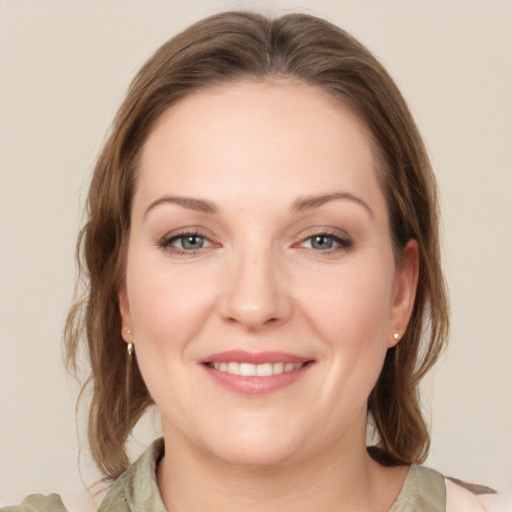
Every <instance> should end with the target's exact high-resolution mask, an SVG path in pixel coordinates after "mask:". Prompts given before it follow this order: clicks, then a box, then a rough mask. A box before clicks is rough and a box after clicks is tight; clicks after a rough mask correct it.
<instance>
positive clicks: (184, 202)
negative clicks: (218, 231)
mask: <svg viewBox="0 0 512 512" xmlns="http://www.w3.org/2000/svg"><path fill="white" fill-rule="evenodd" d="M167 203H170V204H177V205H179V206H181V207H183V208H186V209H187V210H194V211H197V212H203V213H215V212H216V211H217V207H216V206H215V205H214V204H213V203H211V202H210V201H206V200H205V199H194V198H192V197H179V196H163V197H160V198H159V199H157V200H156V201H153V202H152V203H151V204H150V205H149V206H148V207H147V208H146V211H145V212H144V218H146V217H147V216H148V213H149V212H150V211H151V210H153V209H154V208H156V207H157V206H159V205H161V204H167Z"/></svg>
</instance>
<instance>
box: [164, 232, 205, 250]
mask: <svg viewBox="0 0 512 512" xmlns="http://www.w3.org/2000/svg"><path fill="white" fill-rule="evenodd" d="M191 237H197V238H202V239H203V240H204V241H205V242H207V243H208V244H209V245H208V246H207V247H209V246H210V245H213V242H211V241H210V240H209V239H208V237H207V236H206V235H205V234H203V233H201V232H200V231H198V230H191V231H184V232H182V233H178V234H174V235H172V236H170V237H169V236H164V237H163V238H161V239H160V240H159V241H158V244H157V245H158V247H160V248H161V249H164V250H166V251H168V252H170V253H172V254H177V255H178V256H193V255H195V254H197V253H198V252H199V251H201V250H202V249H203V248H204V247H199V248H198V249H180V248H178V247H174V246H173V245H172V244H173V243H175V242H177V241H179V240H185V239H187V238H191Z"/></svg>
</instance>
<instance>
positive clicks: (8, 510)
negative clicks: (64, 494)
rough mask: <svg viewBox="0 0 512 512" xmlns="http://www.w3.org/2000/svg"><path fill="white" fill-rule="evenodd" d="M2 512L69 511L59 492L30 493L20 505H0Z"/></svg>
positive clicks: (0, 511)
mask: <svg viewBox="0 0 512 512" xmlns="http://www.w3.org/2000/svg"><path fill="white" fill-rule="evenodd" d="M0 512H67V509H66V507H65V506H64V503H62V500H61V499H60V496H59V495H58V494H50V495H48V496H44V495H42V494H30V495H29V496H27V497H26V498H25V499H24V500H23V501H22V502H21V504H19V505H11V506H8V507H0Z"/></svg>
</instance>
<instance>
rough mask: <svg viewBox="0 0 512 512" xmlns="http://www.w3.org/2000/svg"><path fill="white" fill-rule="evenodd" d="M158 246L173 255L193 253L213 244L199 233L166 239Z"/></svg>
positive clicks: (183, 234)
mask: <svg viewBox="0 0 512 512" xmlns="http://www.w3.org/2000/svg"><path fill="white" fill-rule="evenodd" d="M158 245H159V246H160V247H161V248H163V249H165V250H167V251H169V252H171V253H182V254H185V253H193V252H194V251H199V250H200V249H204V248H206V247H209V246H210V245H212V243H211V242H210V241H209V240H208V239H207V238H206V237H205V236H202V235H200V234H199V233H182V234H179V235H175V236H172V237H170V238H168V237H167V238H166V237H164V238H163V239H162V240H160V242H159V243H158Z"/></svg>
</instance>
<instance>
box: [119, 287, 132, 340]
mask: <svg viewBox="0 0 512 512" xmlns="http://www.w3.org/2000/svg"><path fill="white" fill-rule="evenodd" d="M117 300H118V304H119V313H120V314H121V336H122V337H123V340H124V341H126V343H132V342H133V334H132V315H131V312H130V303H129V302H128V292H127V291H126V284H123V285H122V286H121V288H120V289H119V292H118V294H117Z"/></svg>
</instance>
